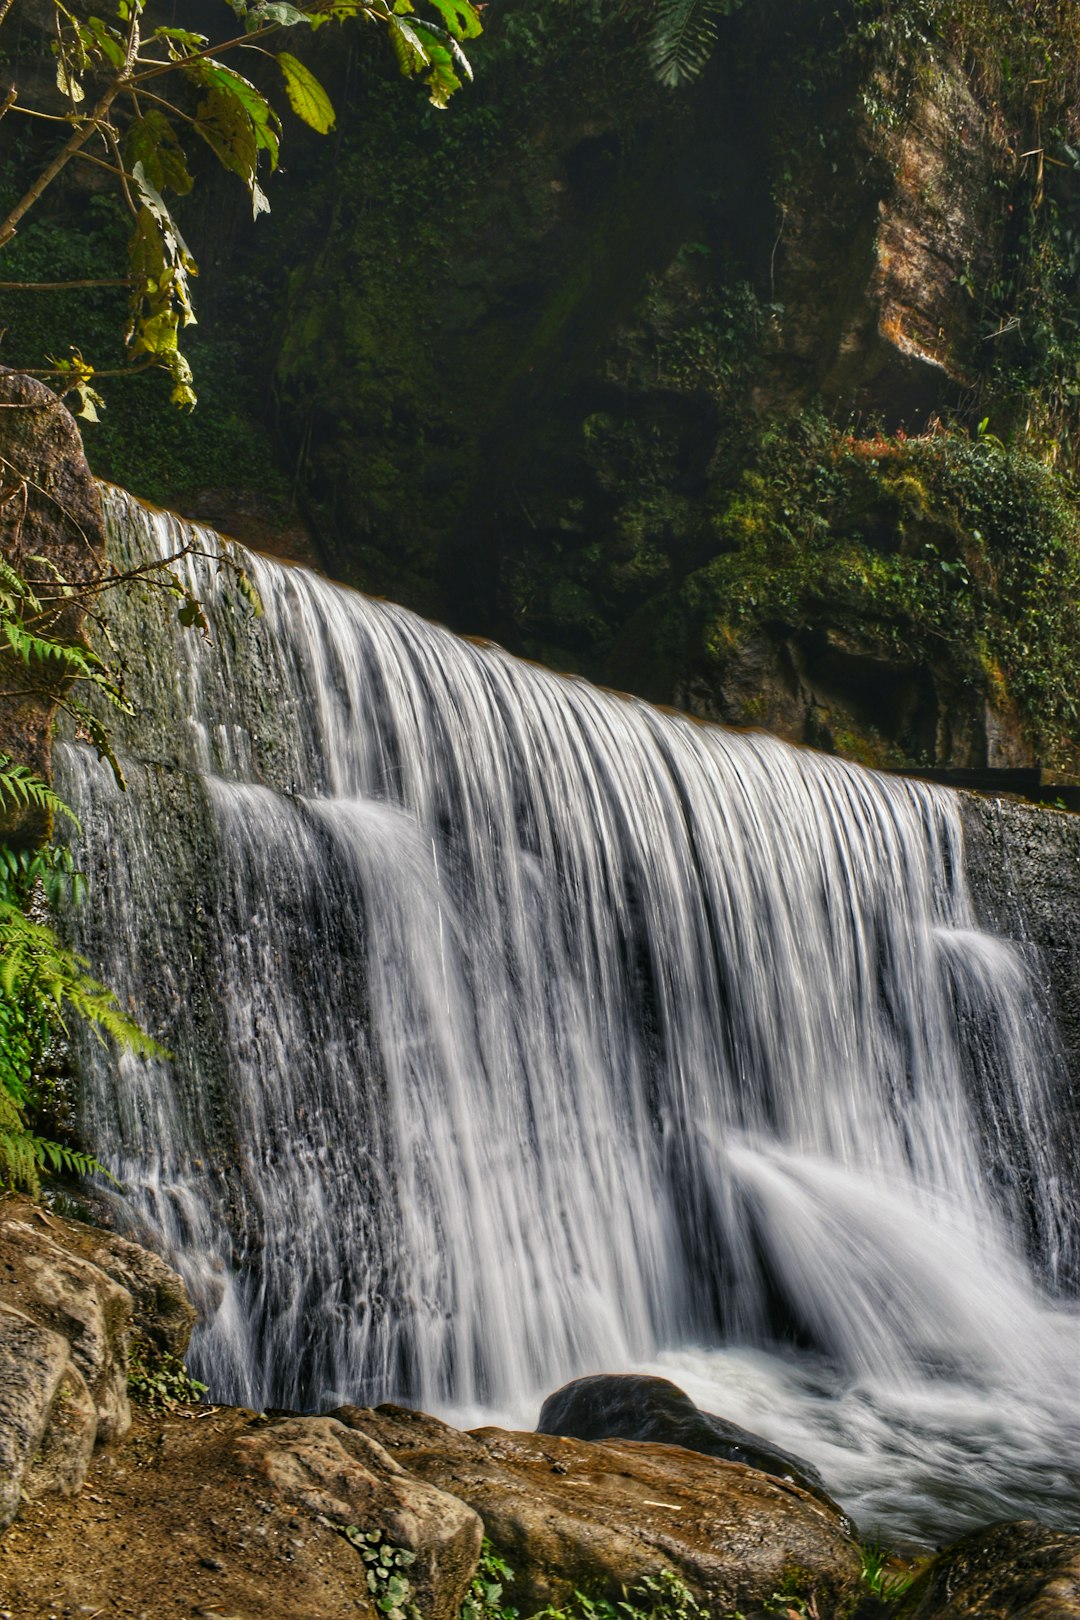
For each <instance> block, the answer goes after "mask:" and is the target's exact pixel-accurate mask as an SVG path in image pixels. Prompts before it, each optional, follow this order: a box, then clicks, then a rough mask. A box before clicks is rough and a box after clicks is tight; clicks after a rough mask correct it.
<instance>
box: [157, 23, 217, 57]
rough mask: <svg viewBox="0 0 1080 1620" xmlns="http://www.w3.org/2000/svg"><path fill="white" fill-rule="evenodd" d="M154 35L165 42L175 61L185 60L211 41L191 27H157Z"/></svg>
mask: <svg viewBox="0 0 1080 1620" xmlns="http://www.w3.org/2000/svg"><path fill="white" fill-rule="evenodd" d="M152 37H153V38H154V39H160V40H162V41H163V42H164V44H165V45H166V47H167V48H168V52H169V56H170V58H171V59H172V61H174V62H183V61H184V60H185V58H187V57H188V56H190V55H191V54H192V53H193V52H195V51H201V50H203V49H204V48H205V47H206V46H207V45H208V44H209V43H210V41H209V40H208V39H207V37H206V35H205V34H194V33H192V32H191V30H190V29H189V28H155V29H154V32H153V36H152Z"/></svg>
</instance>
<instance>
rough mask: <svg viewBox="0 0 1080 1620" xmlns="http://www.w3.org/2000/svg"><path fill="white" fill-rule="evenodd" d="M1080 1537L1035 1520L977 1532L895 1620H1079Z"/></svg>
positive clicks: (918, 1585)
mask: <svg viewBox="0 0 1080 1620" xmlns="http://www.w3.org/2000/svg"><path fill="white" fill-rule="evenodd" d="M1076 1616H1080V1536H1077V1535H1069V1534H1067V1533H1066V1532H1065V1531H1062V1530H1048V1529H1047V1528H1046V1527H1045V1526H1044V1525H1041V1524H1036V1523H1034V1522H1033V1521H1031V1520H1028V1519H1021V1520H1018V1521H1016V1522H1015V1523H1008V1524H994V1525H991V1526H990V1527H989V1529H986V1530H976V1531H974V1532H973V1533H972V1534H971V1535H969V1536H965V1537H964V1538H963V1539H962V1540H961V1541H957V1542H954V1543H953V1544H952V1546H951V1547H946V1548H945V1550H944V1551H943V1552H941V1553H939V1554H938V1556H937V1557H936V1558H935V1559H934V1561H933V1563H932V1564H931V1565H930V1566H929V1568H928V1569H926V1570H925V1571H924V1572H923V1574H922V1575H920V1577H919V1579H918V1580H917V1581H916V1582H915V1585H914V1586H913V1587H912V1588H911V1590H910V1591H909V1592H908V1593H907V1595H906V1597H905V1598H904V1599H903V1601H902V1602H901V1604H900V1606H899V1608H898V1609H896V1610H895V1614H894V1620H1073V1617H1076Z"/></svg>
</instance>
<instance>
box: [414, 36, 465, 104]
mask: <svg viewBox="0 0 1080 1620" xmlns="http://www.w3.org/2000/svg"><path fill="white" fill-rule="evenodd" d="M416 32H417V36H418V37H419V38H420V39H421V40H422V42H423V45H424V49H425V50H426V51H427V55H428V62H429V64H430V66H429V68H428V71H427V73H426V74H425V75H424V77H425V81H426V83H427V87H428V99H429V100H430V102H431V104H432V106H433V107H438V108H439V110H440V111H442V110H444V109H445V107H446V104H447V102H448V101H449V100H450V97H451V96H452V95H453V93H454V91H455V90H460V89H461V80H460V79H459V78H458V76H457V74H456V73H455V72H454V60H453V57H452V56H451V55H450V52H449V51H448V50H447V48H446V46H445V45H443V44H441V43H440V42H439V40H438V39H436V38H435V36H434V35H433V34H432V33H431V31H430V29H429V28H428V27H427V25H426V24H424V23H420V22H418V23H417V24H416Z"/></svg>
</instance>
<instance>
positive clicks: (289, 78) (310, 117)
mask: <svg viewBox="0 0 1080 1620" xmlns="http://www.w3.org/2000/svg"><path fill="white" fill-rule="evenodd" d="M276 60H277V64H278V67H279V68H280V69H281V72H282V75H283V77H284V80H285V94H286V95H287V96H288V98H289V105H290V106H291V107H292V110H293V112H294V113H295V114H296V116H297V118H302V119H303V121H304V123H305V124H307V125H308V126H309V127H310V128H311V129H314V130H316V131H317V132H318V134H320V135H328V134H329V133H330V131H331V130H332V129H333V127H334V116H335V115H334V104H333V102H332V101H331V100H330V97H329V96H328V95H327V93H326V91H325V90H324V89H323V87H322V85H321V84H320V83H319V81H318V79H317V78H316V77H315V75H314V73H312V72H311V70H310V68H306V67H305V66H304V64H303V62H299V61H297V59H296V57H295V56H292V55H290V53H289V52H288V51H279V52H278V54H277V58H276Z"/></svg>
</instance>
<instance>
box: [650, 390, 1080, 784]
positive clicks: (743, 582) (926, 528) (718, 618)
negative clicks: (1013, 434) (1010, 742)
mask: <svg viewBox="0 0 1080 1620" xmlns="http://www.w3.org/2000/svg"><path fill="white" fill-rule="evenodd" d="M746 455H747V465H746V466H745V467H744V469H743V470H742V472H741V473H740V474H739V475H738V478H737V482H736V488H735V489H734V490H731V491H727V492H726V493H725V497H724V500H723V504H722V506H721V511H720V514H719V516H718V519H717V529H718V532H719V535H720V537H721V538H722V540H723V542H724V544H725V545H726V546H727V547H728V548H730V549H727V550H725V551H724V552H723V553H721V554H720V555H718V556H715V557H713V558H712V559H710V560H709V561H708V562H707V563H706V564H705V565H704V566H703V567H701V568H699V569H697V570H695V571H694V572H693V573H692V574H691V575H690V576H689V577H688V578H687V579H686V581H685V582H684V584H683V586H682V592H681V594H682V600H683V602H684V604H685V606H686V608H687V611H688V613H689V614H690V616H691V618H692V620H693V621H694V622H696V623H697V624H698V625H699V627H700V629H699V632H698V634H699V645H700V648H701V651H702V654H703V656H704V658H705V660H706V663H707V664H711V665H712V666H713V670H714V674H715V676H716V678H717V679H718V680H720V679H722V671H723V667H724V665H725V664H726V662H727V660H728V659H729V658H730V656H731V653H732V651H733V647H734V644H735V643H737V641H738V639H739V637H740V635H741V634H744V633H745V632H746V631H747V630H748V629H750V628H752V627H753V626H754V625H776V624H781V625H784V626H788V627H790V628H791V629H793V630H802V629H813V628H814V627H822V628H823V629H831V630H836V629H838V630H839V631H840V632H841V633H843V632H845V631H846V632H849V633H850V634H851V635H852V636H853V637H854V638H855V639H856V640H857V641H858V642H859V643H860V644H861V645H869V646H872V647H876V648H879V649H880V650H881V652H882V653H883V654H884V655H887V656H888V657H889V658H890V659H891V660H892V661H893V662H894V663H896V664H901V665H903V664H908V665H914V666H918V665H924V664H927V663H934V664H936V665H938V666H941V665H942V664H943V662H944V663H947V664H948V665H949V666H950V668H951V669H952V671H953V677H954V679H956V680H958V681H959V682H960V683H961V684H968V685H972V686H974V687H976V688H980V689H982V690H985V691H986V693H987V695H988V697H990V698H992V699H993V700H994V701H996V702H999V703H1000V702H1001V701H1003V700H1005V699H1008V700H1011V701H1012V702H1013V703H1015V704H1016V706H1017V709H1018V710H1019V712H1020V714H1021V716H1022V718H1023V720H1024V721H1025V723H1026V726H1027V728H1028V731H1029V735H1030V738H1031V741H1032V745H1033V747H1034V748H1035V750H1036V751H1037V753H1038V754H1039V755H1040V757H1042V758H1043V759H1044V760H1045V761H1046V762H1047V763H1055V764H1058V765H1059V766H1062V767H1064V768H1066V769H1068V768H1070V766H1071V765H1072V763H1073V760H1074V755H1075V744H1074V742H1073V738H1074V736H1075V731H1076V723H1077V718H1078V709H1077V703H1078V694H1080V502H1078V501H1077V498H1076V496H1075V494H1074V492H1073V491H1072V489H1071V487H1070V486H1069V485H1068V484H1067V483H1065V482H1064V481H1063V480H1062V479H1061V478H1060V477H1058V476H1056V475H1055V474H1054V473H1053V472H1052V471H1051V470H1049V469H1048V468H1046V467H1045V466H1043V465H1042V464H1041V463H1040V462H1039V461H1038V460H1036V459H1035V458H1034V457H1033V456H1031V455H1030V454H1027V453H1025V452H1023V451H1009V450H1006V449H1005V448H1004V447H1003V446H1002V445H1000V444H999V443H997V442H996V441H992V440H988V439H986V438H983V439H979V438H975V439H972V438H970V437H969V436H968V435H966V434H964V433H963V432H961V431H953V432H949V433H945V432H940V433H935V434H932V435H928V436H926V437H923V438H904V437H902V436H899V437H895V438H893V437H888V436H885V435H875V436H873V437H871V438H862V439H860V438H856V437H854V436H852V435H848V434H844V433H841V432H839V431H837V430H836V429H834V428H833V427H832V426H831V425H830V424H829V423H827V422H826V421H824V419H822V418H817V417H814V416H812V415H810V416H805V415H804V416H802V417H800V418H794V419H784V420H783V421H781V422H778V423H774V424H769V425H766V427H765V428H764V429H763V430H762V432H761V433H760V435H759V436H758V437H757V439H756V442H752V443H751V444H750V445H748V446H747V447H746ZM837 743H838V746H843V747H844V751H847V752H851V753H853V754H855V755H856V756H857V757H868V752H869V753H872V751H873V750H869V751H868V748H867V747H866V745H865V742H864V745H863V746H862V747H861V748H860V747H859V746H857V745H856V743H855V740H854V738H853V737H850V736H848V737H846V738H845V740H844V741H843V743H842V742H841V739H840V738H839V737H838V738H837ZM868 762H872V761H871V760H870V759H869V757H868ZM878 762H880V761H878Z"/></svg>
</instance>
